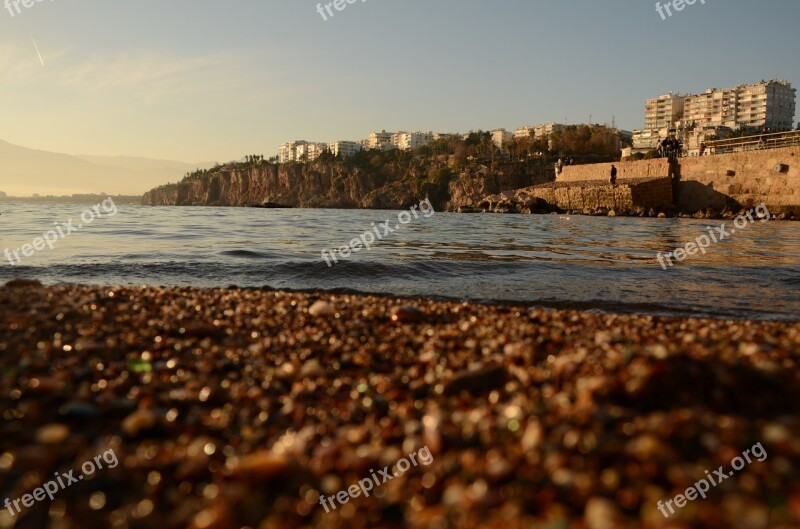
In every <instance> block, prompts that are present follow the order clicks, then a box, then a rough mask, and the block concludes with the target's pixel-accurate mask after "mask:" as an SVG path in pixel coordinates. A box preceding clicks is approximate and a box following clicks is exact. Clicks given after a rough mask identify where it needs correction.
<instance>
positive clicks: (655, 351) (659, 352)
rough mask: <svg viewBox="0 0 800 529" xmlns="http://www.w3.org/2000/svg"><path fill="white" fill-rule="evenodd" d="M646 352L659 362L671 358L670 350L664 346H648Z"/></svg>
mask: <svg viewBox="0 0 800 529" xmlns="http://www.w3.org/2000/svg"><path fill="white" fill-rule="evenodd" d="M645 352H646V353H647V354H649V355H650V356H652V357H654V358H658V359H659V360H664V359H665V358H666V357H668V356H669V350H667V348H666V347H664V345H662V344H660V343H659V344H655V345H648V346H647V347H646V348H645Z"/></svg>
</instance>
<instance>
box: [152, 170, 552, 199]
mask: <svg viewBox="0 0 800 529" xmlns="http://www.w3.org/2000/svg"><path fill="white" fill-rule="evenodd" d="M443 167H444V166H442V165H441V164H438V165H437V164H436V163H435V162H432V161H430V160H421V159H416V160H413V161H411V162H405V163H399V162H397V163H390V164H386V165H384V166H382V167H379V168H374V167H358V166H355V165H350V164H347V163H346V162H317V163H309V164H282V165H275V164H267V163H260V164H253V165H250V166H244V164H239V165H237V166H236V167H223V168H222V169H220V170H217V171H214V172H211V173H208V174H205V175H202V176H191V177H187V178H186V179H184V180H183V181H182V182H180V183H177V184H168V185H164V186H161V187H157V188H155V189H153V190H151V191H148V192H147V193H145V195H144V197H143V198H142V204H144V205H148V206H259V205H264V204H271V205H280V206H287V207H299V208H365V209H405V208H407V207H410V206H411V205H413V204H416V203H418V202H419V201H420V200H421V199H423V198H425V197H426V196H428V197H429V198H430V200H431V203H432V204H433V205H434V207H435V208H436V209H437V210H439V211H443V210H457V209H458V208H460V207H471V206H473V205H475V204H477V203H478V202H480V200H481V199H482V198H483V197H485V196H487V195H490V194H494V193H499V192H501V191H504V190H509V189H518V188H521V187H527V186H530V185H533V184H536V183H544V182H547V181H551V180H553V176H554V175H553V174H552V169H551V168H549V167H547V166H543V165H532V166H528V165H525V164H515V163H506V164H494V166H492V167H491V168H490V167H487V166H482V165H472V166H469V168H468V169H467V170H465V171H463V172H461V173H460V174H455V175H451V174H450V173H449V171H447V170H445V171H444V172H443V173H441V174H438V175H437V176H436V177H431V170H432V169H437V168H443Z"/></svg>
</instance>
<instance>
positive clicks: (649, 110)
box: [644, 93, 686, 130]
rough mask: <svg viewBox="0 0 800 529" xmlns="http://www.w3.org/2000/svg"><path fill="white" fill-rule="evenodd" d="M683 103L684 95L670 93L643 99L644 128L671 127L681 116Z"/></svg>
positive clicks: (684, 101) (684, 100)
mask: <svg viewBox="0 0 800 529" xmlns="http://www.w3.org/2000/svg"><path fill="white" fill-rule="evenodd" d="M685 103H686V96H684V95H678V94H672V93H670V94H665V95H663V96H659V97H656V98H655V99H648V100H647V101H645V104H644V128H645V130H659V129H670V128H673V127H674V126H675V122H676V121H678V120H679V119H681V117H683V109H684V105H685Z"/></svg>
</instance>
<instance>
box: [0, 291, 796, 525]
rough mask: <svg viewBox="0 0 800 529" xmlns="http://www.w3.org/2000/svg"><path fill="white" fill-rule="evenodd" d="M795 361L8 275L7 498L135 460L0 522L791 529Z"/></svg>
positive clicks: (684, 333) (544, 321) (412, 303)
mask: <svg viewBox="0 0 800 529" xmlns="http://www.w3.org/2000/svg"><path fill="white" fill-rule="evenodd" d="M799 361H800V323H786V322H781V323H777V322H769V321H748V320H711V319H692V318H677V317H656V316H644V315H617V314H606V313H597V312H578V311H568V310H560V311H555V310H545V309H539V308H530V307H523V306H511V305H487V304H475V303H458V302H452V301H436V300H428V299H400V298H391V297H379V296H368V295H344V294H336V295H332V294H326V293H297V292H282V291H272V290H265V289H240V288H228V289H197V288H159V287H135V288H131V287H107V286H106V287H99V286H98V287H95V286H72V285H66V286H51V287H44V286H42V285H41V284H39V283H38V282H36V281H11V282H9V283H7V284H6V285H5V286H4V287H2V288H0V399H1V400H2V413H3V421H2V423H0V424H1V426H0V428H2V430H0V501H3V500H5V499H6V498H12V499H13V498H19V497H21V496H23V495H24V494H26V493H29V492H30V491H31V490H33V489H35V488H36V487H39V486H40V485H41V483H42V482H44V481H47V480H48V479H50V477H51V476H53V475H54V473H56V472H65V471H67V470H69V469H78V468H80V467H81V464H82V463H83V462H85V461H87V460H91V459H92V458H93V457H94V456H96V455H97V454H101V453H103V452H105V451H107V450H113V451H114V453H115V454H116V456H117V457H118V459H119V465H118V466H116V467H115V468H105V469H102V470H98V471H97V472H96V473H95V474H94V475H92V476H91V477H88V478H87V479H84V480H81V481H80V482H79V483H75V484H74V485H72V486H70V487H68V488H65V489H63V490H61V491H60V492H59V493H58V494H57V496H56V498H55V500H53V501H50V500H49V499H48V500H45V501H38V502H36V503H34V504H33V506H32V507H29V508H25V509H24V510H23V512H21V513H19V514H17V513H14V514H10V510H9V509H6V508H2V510H0V528H12V527H13V528H41V527H49V528H70V529H71V528H82V529H93V528H106V527H113V528H159V529H169V528H185V527H189V528H194V529H236V528H253V529H273V528H274V529H278V528H281V529H293V528H297V529H300V528H312V527H315V528H316V527H320V528H420V529H422V528H438V529H449V528H490V529H491V528H503V529H516V528H520V529H522V528H534V527H536V528H544V529H616V528H624V529H628V528H630V529H634V528H664V529H684V528H686V529H688V528H709V529H710V528H732V529H760V528H764V529H767V528H770V529H791V528H798V527H800V396H799V395H798V390H800V369H798V363H799ZM756 443H761V445H762V446H763V447H764V449H765V451H766V453H767V454H768V457H766V459H765V460H763V461H754V462H753V463H751V464H748V465H747V466H745V467H744V468H743V469H741V470H739V471H737V472H736V473H735V475H733V476H731V477H730V479H727V480H725V481H724V482H723V483H721V484H719V486H717V487H714V488H712V489H711V490H710V491H709V493H708V497H707V498H705V499H697V500H695V501H691V502H689V503H688V504H687V505H686V507H684V508H682V509H680V510H678V511H677V512H676V513H675V514H673V515H671V516H669V517H668V518H666V517H665V516H664V515H662V513H661V512H660V511H659V510H658V508H657V507H656V505H657V502H658V501H659V500H666V499H670V498H672V497H673V496H675V495H676V494H681V493H682V492H683V491H684V490H685V489H686V488H687V487H689V486H691V485H692V484H694V483H695V482H696V481H697V480H698V479H700V478H702V477H704V472H705V470H709V471H711V470H713V469H717V468H718V467H720V466H724V467H725V468H729V467H730V462H731V460H732V459H733V458H735V457H736V456H738V455H740V454H741V453H742V452H743V450H745V449H747V448H749V447H751V446H753V445H754V444H756ZM422 447H427V448H428V449H429V450H430V453H431V455H432V457H433V460H432V462H431V463H430V464H429V465H424V466H422V465H420V466H415V467H414V468H411V469H410V470H408V471H407V472H404V473H402V475H399V476H395V477H394V478H393V479H391V480H390V481H388V482H386V483H384V484H382V485H381V486H379V487H376V489H375V491H374V493H373V494H372V495H370V497H368V498H366V497H363V496H361V497H358V498H353V499H350V500H349V501H348V502H347V503H346V504H344V505H340V506H338V508H337V509H335V510H331V511H330V512H327V511H326V509H324V508H323V507H322V506H321V505H320V503H319V499H320V495H321V494H324V495H326V496H331V495H334V494H336V493H337V492H338V491H341V490H344V489H347V487H348V486H350V485H352V484H354V483H357V482H358V481H359V480H361V479H362V478H365V477H367V476H369V475H370V473H371V470H372V469H378V468H384V467H385V466H388V465H394V464H395V462H397V461H398V460H399V459H401V458H403V457H404V456H405V455H407V454H409V453H411V452H412V451H415V450H418V449H420V448H422Z"/></svg>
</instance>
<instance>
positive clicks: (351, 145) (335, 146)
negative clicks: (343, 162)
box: [328, 140, 363, 158]
mask: <svg viewBox="0 0 800 529" xmlns="http://www.w3.org/2000/svg"><path fill="white" fill-rule="evenodd" d="M362 149H363V145H361V143H359V142H357V141H344V140H343V141H334V142H331V143H329V144H328V150H329V151H330V152H331V153H332V154H333V155H334V156H340V155H341V157H342V158H349V157H351V156H353V155H354V154H355V153H357V152H360V151H361V150H362Z"/></svg>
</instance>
